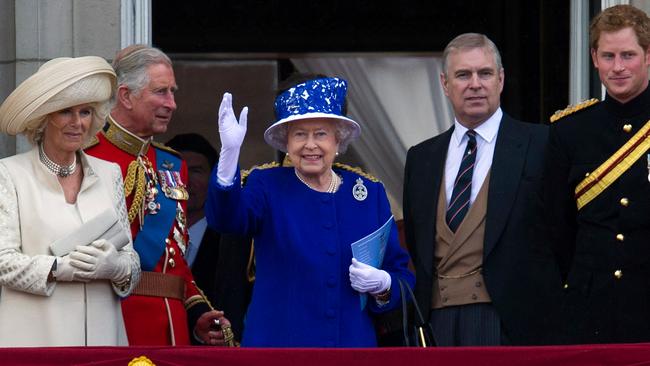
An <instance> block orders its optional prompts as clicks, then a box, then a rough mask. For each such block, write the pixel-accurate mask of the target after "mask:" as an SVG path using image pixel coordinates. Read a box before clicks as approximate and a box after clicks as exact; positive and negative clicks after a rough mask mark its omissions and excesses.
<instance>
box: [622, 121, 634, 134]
mask: <svg viewBox="0 0 650 366" xmlns="http://www.w3.org/2000/svg"><path fill="white" fill-rule="evenodd" d="M623 131H625V132H630V131H632V125H631V124H629V123H626V124H625V125H624V126H623Z"/></svg>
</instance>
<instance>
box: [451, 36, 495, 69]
mask: <svg viewBox="0 0 650 366" xmlns="http://www.w3.org/2000/svg"><path fill="white" fill-rule="evenodd" d="M475 48H487V49H488V50H489V51H490V52H491V53H492V55H493V56H494V63H495V64H496V66H497V71H499V70H501V69H503V64H502V63H501V54H500V53H499V49H498V48H497V46H496V45H495V44H494V42H492V41H491V40H490V39H489V38H488V37H487V36H486V35H485V34H480V33H463V34H461V35H459V36H457V37H456V38H454V39H452V40H451V42H449V43H448V44H447V47H445V50H444V51H443V53H442V72H443V73H444V74H445V77H447V76H448V75H447V67H448V66H449V56H450V55H451V54H452V53H454V52H457V51H460V50H472V49H475Z"/></svg>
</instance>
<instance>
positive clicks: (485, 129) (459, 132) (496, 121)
mask: <svg viewBox="0 0 650 366" xmlns="http://www.w3.org/2000/svg"><path fill="white" fill-rule="evenodd" d="M501 118H503V111H502V110H501V107H499V108H497V110H496V111H495V112H494V113H493V114H492V115H491V116H490V118H488V119H487V120H485V122H483V123H481V124H480V125H478V127H476V128H475V129H474V131H476V134H477V135H479V136H481V138H482V139H483V140H485V141H487V142H488V143H491V142H492V140H493V139H494V138H495V137H496V135H497V133H498V132H499V125H500V124H501ZM467 130H468V128H467V127H465V126H463V125H462V124H460V122H458V119H457V118H454V132H453V133H452V136H451V138H452V142H453V143H454V144H456V146H460V144H461V143H462V142H463V136H465V133H466V132H467Z"/></svg>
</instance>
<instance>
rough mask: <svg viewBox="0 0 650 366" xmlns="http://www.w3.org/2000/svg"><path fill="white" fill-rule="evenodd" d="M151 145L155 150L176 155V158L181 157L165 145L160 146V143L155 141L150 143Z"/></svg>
mask: <svg viewBox="0 0 650 366" xmlns="http://www.w3.org/2000/svg"><path fill="white" fill-rule="evenodd" d="M151 144H152V145H153V146H155V147H156V148H158V149H160V150H165V151H167V152H168V153H172V154H174V155H176V156H178V157H180V156H181V153H179V152H178V151H176V150H174V149H172V148H171V147H169V146H167V145H165V144H161V143H160V142H156V141H151Z"/></svg>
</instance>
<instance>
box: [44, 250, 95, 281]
mask: <svg viewBox="0 0 650 366" xmlns="http://www.w3.org/2000/svg"><path fill="white" fill-rule="evenodd" d="M70 262H71V259H70V256H68V255H66V256H65V257H57V258H56V269H55V270H54V271H52V275H54V278H55V279H56V281H81V282H88V281H90V280H88V279H83V278H79V277H78V276H77V275H78V274H79V273H80V272H82V271H80V270H79V269H78V268H76V267H74V266H73V265H72V264H71V263H70Z"/></svg>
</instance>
